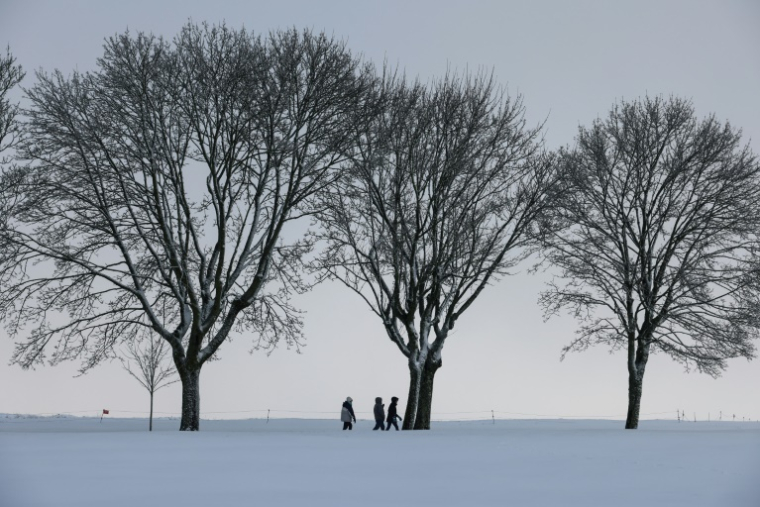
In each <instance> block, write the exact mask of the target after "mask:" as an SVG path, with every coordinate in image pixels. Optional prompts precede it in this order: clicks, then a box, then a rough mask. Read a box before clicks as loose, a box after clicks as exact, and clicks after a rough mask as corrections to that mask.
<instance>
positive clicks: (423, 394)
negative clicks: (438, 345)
mask: <svg viewBox="0 0 760 507" xmlns="http://www.w3.org/2000/svg"><path fill="white" fill-rule="evenodd" d="M442 365H443V363H442V362H441V360H440V359H439V360H438V361H436V362H433V361H426V362H425V367H424V368H423V370H422V376H421V379H420V398H419V402H418V406H417V417H416V418H415V420H414V429H416V430H429V429H430V414H431V412H432V409H433V381H434V380H435V373H436V372H437V371H438V368H440V367H441V366H442Z"/></svg>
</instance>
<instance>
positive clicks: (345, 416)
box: [340, 396, 356, 430]
mask: <svg viewBox="0 0 760 507" xmlns="http://www.w3.org/2000/svg"><path fill="white" fill-rule="evenodd" d="M353 401H354V400H353V399H352V398H351V397H350V396H349V397H348V398H346V401H344V402H343V408H341V410H340V420H341V421H343V429H344V430H351V429H353V427H354V426H353V425H352V424H351V421H352V420H353V421H354V422H356V414H354V407H353V406H352V405H351V404H352V403H353Z"/></svg>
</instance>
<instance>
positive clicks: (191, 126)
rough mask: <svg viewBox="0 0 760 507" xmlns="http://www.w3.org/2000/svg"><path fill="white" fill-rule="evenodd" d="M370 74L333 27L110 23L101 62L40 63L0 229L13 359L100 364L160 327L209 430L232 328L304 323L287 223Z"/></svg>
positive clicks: (292, 334) (339, 146) (274, 332)
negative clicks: (119, 346)
mask: <svg viewBox="0 0 760 507" xmlns="http://www.w3.org/2000/svg"><path fill="white" fill-rule="evenodd" d="M367 78H368V74H367V68H366V67H365V66H363V65H362V64H361V63H360V62H359V61H358V59H357V58H355V57H353V56H351V54H350V52H349V51H348V50H347V48H346V47H345V45H344V44H343V43H341V42H339V41H335V40H333V39H330V38H328V37H326V36H325V35H324V34H314V33H311V32H310V31H303V32H299V31H297V30H287V31H278V32H273V33H271V34H269V35H268V36H265V37H263V38H262V37H259V36H254V35H253V34H251V33H248V32H246V31H245V30H232V29H229V28H227V27H226V26H216V27H210V26H207V25H203V26H196V25H193V24H188V25H187V26H185V27H184V28H183V30H182V31H181V33H180V34H179V35H178V36H177V37H176V38H175V39H174V40H173V42H171V43H169V42H166V41H164V40H162V39H160V38H157V37H154V36H151V35H145V34H137V35H131V34H129V33H126V34H123V35H119V36H116V37H113V38H110V39H108V40H107V42H106V44H105V50H104V54H103V56H102V57H101V58H100V59H99V60H98V69H97V70H96V71H94V72H90V73H84V74H83V73H78V72H75V73H73V74H72V75H71V76H70V77H64V76H63V75H62V74H61V73H60V72H55V73H53V74H45V73H39V74H38V75H37V83H36V84H35V85H34V86H33V87H32V88H31V89H29V90H28V91H27V94H28V97H29V100H30V102H31V107H30V109H29V110H28V111H26V114H27V116H28V118H29V119H28V123H27V124H26V129H25V130H26V132H25V136H26V139H25V141H24V143H23V144H22V146H21V149H22V151H23V156H24V158H25V159H26V161H27V164H26V166H25V167H24V168H23V171H22V172H23V183H22V184H21V188H20V191H19V193H20V195H21V196H22V200H23V205H22V206H21V207H20V208H19V209H18V210H17V212H15V213H14V215H13V217H12V218H11V223H10V224H9V226H8V227H6V228H5V229H4V230H3V232H2V234H3V238H2V239H3V240H4V244H5V245H6V247H5V252H4V256H3V259H4V262H3V264H2V271H1V272H0V275H1V276H2V278H3V280H5V281H7V282H8V285H7V287H8V290H6V291H5V292H4V293H3V294H2V296H1V297H0V311H1V312H2V317H4V319H5V322H6V323H7V327H8V328H9V330H10V331H11V333H13V334H15V335H16V336H17V337H18V341H17V348H16V351H15V355H14V357H13V360H14V361H15V362H17V363H19V364H21V365H22V366H24V367H29V366H32V365H34V364H36V363H39V362H41V361H43V359H45V358H46V355H47V358H48V359H49V362H50V363H53V364H55V363H57V362H59V361H63V360H67V359H74V358H82V359H83V365H82V369H83V370H87V369H88V368H90V367H92V366H94V365H96V364H97V363H99V362H100V361H101V360H102V359H103V358H104V357H106V356H108V355H109V354H111V351H112V350H113V346H114V344H116V343H118V342H120V341H122V340H125V339H129V337H130V336H136V335H137V334H138V331H139V330H140V329H142V328H145V327H148V328H149V329H151V330H152V331H153V332H154V333H157V334H158V335H160V336H161V337H162V338H163V339H164V340H166V342H167V343H168V345H169V346H170V347H171V350H172V357H173V361H174V364H175V366H176V369H177V372H178V374H179V378H180V380H181V382H182V419H181V422H180V429H181V430H198V429H199V414H200V397H199V392H200V391H199V379H200V372H201V367H202V366H203V365H204V363H205V362H206V361H208V360H209V359H210V358H212V357H213V356H215V354H216V353H217V351H218V350H219V347H220V346H221V345H222V343H224V342H225V340H227V338H228V337H229V336H230V333H231V332H233V330H234V329H237V330H238V331H241V332H242V331H248V332H252V333H254V334H255V336H257V337H258V338H257V341H256V342H255V343H256V344H257V346H262V347H267V346H274V345H275V344H277V343H278V342H280V341H283V340H284V341H286V342H287V343H289V344H296V345H298V343H299V340H300V339H301V338H302V336H301V319H300V318H299V314H298V312H296V311H295V309H294V308H292V307H291V306H290V304H289V302H288V301H289V298H288V296H289V294H290V291H291V290H293V289H294V288H296V289H298V288H299V283H300V282H299V279H298V277H297V273H295V272H294V271H293V270H292V263H293V262H295V261H296V260H297V259H298V258H299V257H300V256H301V255H303V254H304V252H306V251H307V250H308V244H307V243H306V242H304V241H301V240H296V239H293V238H297V236H298V234H297V232H298V230H299V229H300V226H298V227H296V228H295V229H291V232H290V233H289V234H288V235H287V241H286V240H285V238H286V231H287V227H288V224H292V223H293V222H296V221H297V220H298V219H299V218H300V217H302V216H304V214H307V213H309V210H310V209H311V207H310V205H309V204H308V201H309V199H310V198H311V197H312V196H313V194H314V193H315V192H317V191H319V190H320V189H321V188H322V186H323V185H325V184H327V183H328V182H329V181H330V180H331V179H332V178H333V175H334V173H335V171H336V170H337V169H338V168H340V166H341V164H342V161H343V155H342V154H343V153H345V151H346V149H345V145H346V144H347V143H349V142H351V141H352V139H351V136H350V135H349V134H350V133H351V132H353V130H354V129H352V128H351V127H350V122H351V121H353V119H354V118H355V117H356V115H355V111H356V107H357V105H358V104H359V103H360V102H361V100H362V97H363V89H364V88H365V86H366V80H367ZM164 307H165V308H166V322H164V321H163V319H162V318H161V315H162V313H163V311H162V310H161V309H163V308H164ZM157 309H159V310H158V311H157Z"/></svg>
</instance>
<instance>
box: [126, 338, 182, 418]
mask: <svg viewBox="0 0 760 507" xmlns="http://www.w3.org/2000/svg"><path fill="white" fill-rule="evenodd" d="M146 334H147V338H146V339H145V340H142V341H140V340H134V341H129V342H127V344H126V348H127V351H126V357H119V360H120V361H121V364H122V366H123V367H124V369H125V370H127V373H129V374H130V375H132V377H134V378H135V379H136V380H137V381H138V382H139V383H140V385H141V386H143V387H144V388H145V389H146V390H147V391H148V394H150V417H149V419H148V431H153V396H154V394H155V393H156V391H158V390H159V389H161V388H162V387H166V386H168V385H171V384H174V383H175V382H179V379H177V378H174V379H172V377H173V376H175V375H176V373H177V370H176V368H175V367H174V366H173V365H171V364H166V361H165V360H166V357H167V354H168V353H169V348H168V346H167V343H166V340H164V339H163V338H161V337H160V336H158V335H156V334H155V333H151V332H148V333H146ZM144 342H147V345H145V343H144ZM132 363H134V364H135V365H136V368H135V369H136V370H137V371H133V370H132V368H133V367H132Z"/></svg>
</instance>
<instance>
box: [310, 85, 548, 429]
mask: <svg viewBox="0 0 760 507" xmlns="http://www.w3.org/2000/svg"><path fill="white" fill-rule="evenodd" d="M372 103H373V104H374V107H375V108H376V109H375V114H374V115H373V116H370V115H368V116H367V117H366V118H367V119H366V121H365V122H364V123H363V124H362V125H361V128H360V129H359V130H358V131H357V134H356V136H357V146H358V149H357V152H356V154H355V157H354V158H353V160H352V162H353V164H352V165H351V167H350V169H349V170H347V171H345V172H344V178H342V179H340V180H339V181H337V182H336V185H335V186H334V187H333V188H332V192H330V193H325V194H323V197H324V202H323V208H324V210H323V212H321V213H320V214H319V215H318V216H319V219H320V221H321V223H322V224H323V226H324V230H325V232H324V233H323V235H322V237H321V239H322V240H324V241H325V243H326V245H327V247H326V249H325V251H324V253H323V254H322V255H321V257H320V259H319V261H318V266H319V268H321V269H322V270H324V272H326V273H327V276H329V277H331V278H333V279H337V280H340V281H341V282H342V283H343V284H345V285H346V286H347V287H348V288H350V289H351V290H353V291H354V292H355V293H356V294H358V295H359V296H360V297H361V298H363V300H364V301H365V302H366V303H367V304H368V305H369V307H370V308H371V310H372V311H373V312H374V313H375V314H376V315H377V316H378V317H379V318H380V319H381V321H382V323H383V325H384V327H385V331H386V334H387V336H388V337H389V338H390V340H391V341H392V342H393V343H394V344H395V346H396V347H398V349H399V351H400V352H401V353H402V354H403V355H404V356H405V357H406V358H407V362H408V366H409V374H410V383H409V395H408V401H407V406H406V413H405V418H404V425H403V427H404V429H429V428H430V415H431V407H432V397H433V381H434V378H435V374H436V372H437V371H438V369H439V368H440V367H441V366H442V364H443V361H442V350H443V346H444V343H445V341H446V339H447V338H448V337H449V335H450V333H451V330H452V329H453V328H454V325H455V324H456V322H457V321H458V319H459V318H460V317H461V316H462V314H463V313H464V312H465V311H466V310H467V309H468V308H469V307H470V306H471V305H472V304H473V303H474V301H475V299H476V298H477V297H478V296H479V295H480V294H481V292H482V291H483V289H484V288H485V287H486V286H487V285H488V284H489V283H490V282H492V281H493V280H495V279H496V278H498V277H499V276H500V275H503V274H505V273H506V272H507V270H508V269H509V268H511V267H513V266H514V265H516V264H517V263H518V262H519V261H520V260H521V259H523V258H524V257H525V256H526V255H527V254H528V251H529V250H528V249H527V248H526V247H527V246H528V242H529V239H530V237H531V233H532V230H533V228H534V219H535V218H536V216H537V215H538V213H539V212H540V211H541V210H542V209H543V208H544V207H545V206H546V205H547V204H548V203H549V202H550V201H551V193H552V189H553V186H554V184H555V183H556V180H555V177H554V174H553V167H552V165H551V164H550V163H549V161H548V160H547V159H545V158H543V157H540V156H539V150H540V143H539V142H538V136H539V132H540V128H528V127H526V125H525V120H524V118H523V106H522V102H521V99H520V97H518V98H517V99H516V100H512V99H510V98H509V97H508V96H507V95H506V93H505V92H504V91H503V90H501V89H499V88H498V87H497V86H496V85H495V84H494V81H493V79H492V78H490V77H488V76H483V75H479V76H475V77H472V76H457V75H447V76H446V77H445V78H444V79H442V80H439V81H436V82H434V83H433V84H432V85H431V86H430V88H426V87H424V86H422V85H420V84H412V85H410V84H407V83H405V82H404V81H403V80H402V79H398V78H396V77H393V76H390V77H386V78H385V79H384V81H383V83H382V84H381V85H379V87H378V89H377V90H376V93H375V101H374V102H372Z"/></svg>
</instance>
